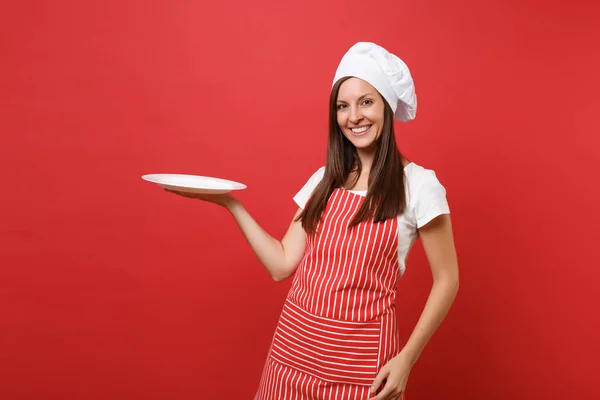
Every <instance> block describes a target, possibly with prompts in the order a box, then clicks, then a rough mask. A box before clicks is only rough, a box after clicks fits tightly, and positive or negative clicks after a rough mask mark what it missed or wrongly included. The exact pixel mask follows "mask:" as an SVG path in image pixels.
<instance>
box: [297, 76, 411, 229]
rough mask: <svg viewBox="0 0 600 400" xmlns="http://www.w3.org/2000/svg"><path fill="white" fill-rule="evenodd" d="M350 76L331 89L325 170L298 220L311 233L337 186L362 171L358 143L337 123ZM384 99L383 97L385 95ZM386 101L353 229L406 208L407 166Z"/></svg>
mask: <svg viewBox="0 0 600 400" xmlns="http://www.w3.org/2000/svg"><path fill="white" fill-rule="evenodd" d="M348 78H349V77H346V78H343V79H340V80H339V81H337V82H336V84H335V85H334V86H333V88H332V90H331V95H330V98H329V139H328V146H327V161H326V164H325V173H324V176H323V179H322V180H321V182H320V183H319V184H318V185H317V187H316V188H315V190H314V191H313V194H312V196H311V198H310V199H309V201H308V202H307V204H306V206H305V208H304V210H302V212H301V213H300V215H299V216H298V218H297V219H296V220H297V221H298V220H302V227H303V228H304V230H305V231H306V232H307V233H308V234H312V233H315V231H316V227H317V225H318V223H319V222H320V220H321V217H322V214H323V211H324V210H325V207H326V206H327V201H328V200H329V197H330V196H331V194H332V193H333V191H334V190H335V189H336V188H341V187H343V186H344V185H345V184H346V181H347V180H348V177H349V175H350V172H351V171H352V169H353V168H354V167H356V168H357V174H356V179H355V180H354V183H353V184H352V186H354V184H356V182H357V180H358V178H359V177H360V174H361V173H362V163H361V162H360V158H359V157H358V153H357V151H356V147H354V145H353V144H352V143H351V142H350V141H349V140H348V139H347V138H346V136H344V134H343V133H342V131H341V129H340V127H339V126H338V123H337V97H338V92H339V89H340V86H341V84H342V83H343V82H345V81H346V80H347V79H348ZM382 100H383V97H382ZM384 103H385V111H384V121H383V128H382V132H381V135H379V138H378V139H377V149H376V150H375V156H374V158H373V165H372V166H371V172H370V174H369V181H368V190H367V196H366V198H365V201H364V202H363V204H362V205H361V207H360V209H359V210H358V212H357V214H356V215H355V217H354V218H353V219H352V221H350V224H349V226H348V228H349V229H352V228H353V227H355V226H356V225H358V224H359V223H361V222H364V221H367V220H373V221H374V222H383V221H385V220H387V219H389V218H395V217H397V216H398V215H399V214H402V213H403V212H404V210H405V208H406V197H405V184H404V183H405V182H404V167H403V165H402V155H401V154H400V151H399V150H398V146H397V145H396V137H395V134H394V114H393V111H392V109H391V107H390V106H389V104H388V103H387V101H385V100H384Z"/></svg>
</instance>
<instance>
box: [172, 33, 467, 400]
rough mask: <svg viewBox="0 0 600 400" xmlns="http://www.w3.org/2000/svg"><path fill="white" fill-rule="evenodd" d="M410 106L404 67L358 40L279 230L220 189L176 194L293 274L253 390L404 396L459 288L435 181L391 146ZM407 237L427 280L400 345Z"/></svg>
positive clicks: (286, 395)
mask: <svg viewBox="0 0 600 400" xmlns="http://www.w3.org/2000/svg"><path fill="white" fill-rule="evenodd" d="M415 113H416V96H415V93H414V84H413V81H412V78H411V76H410V72H409V70H408V68H407V66H406V65H405V64H404V63H403V62H402V61H401V60H400V59H399V58H398V57H396V56H395V55H393V54H390V53H388V52H387V51H386V50H385V49H384V48H382V47H380V46H378V45H376V44H373V43H364V42H361V43H357V44H355V45H354V46H352V47H351V48H350V49H349V50H348V52H347V53H346V54H345V55H344V57H343V58H342V60H341V62H340V65H339V66H338V69H337V72H336V75H335V78H334V85H333V88H332V91H331V98H330V129H329V144H328V153H327V162H326V165H325V166H324V167H322V168H320V169H319V170H318V171H316V172H315V173H314V175H313V176H312V177H311V178H310V179H309V180H308V182H307V183H306V184H305V185H304V187H303V188H302V190H300V191H299V192H298V194H297V195H296V196H295V197H294V200H295V201H296V203H297V204H298V206H299V209H298V211H297V213H296V215H295V216H294V219H293V221H292V223H291V225H290V227H289V229H288V231H287V233H286V234H285V236H284V238H283V239H282V240H281V241H278V240H276V239H274V238H273V237H271V236H270V235H269V234H267V233H266V232H265V231H264V230H263V229H262V228H261V227H260V226H259V225H258V224H257V223H256V222H255V221H254V220H253V218H252V217H251V216H250V215H249V214H248V212H247V211H246V210H245V209H244V208H243V206H242V204H241V203H240V202H239V201H238V200H236V199H235V198H234V197H232V196H231V195H229V194H226V195H212V196H211V195H190V194H186V193H178V194H181V195H183V196H187V197H194V198H199V199H202V200H207V201H211V202H214V203H216V204H219V205H221V206H224V207H226V208H227V209H228V210H229V211H230V212H231V214H232V215H233V217H234V218H235V220H236V221H237V223H238V224H239V226H240V228H241V230H242V232H243V233H244V235H245V237H246V239H247V240H248V242H249V243H250V245H251V247H252V249H253V250H254V252H255V253H256V255H257V256H258V258H259V259H260V261H261V262H262V263H263V264H264V266H265V267H266V268H267V270H268V271H269V273H270V274H271V276H272V277H273V279H275V280H276V281H281V280H284V279H286V278H288V277H291V276H293V277H294V280H293V284H292V287H291V289H290V291H289V293H288V296H287V298H286V301H285V304H284V306H283V310H282V312H281V315H280V319H279V323H278V325H277V329H276V331H275V334H274V336H273V340H272V344H271V348H270V350H269V354H268V357H267V361H266V364H265V367H264V370H263V373H262V378H261V381H260V385H259V388H258V390H257V393H256V396H255V400H263V399H273V400H281V399H353V400H354V399H367V398H373V399H377V400H383V399H386V400H391V399H402V398H403V397H404V391H405V388H406V383H407V379H408V375H409V373H410V370H411V368H412V366H413V365H414V364H415V362H416V361H417V359H418V358H419V355H420V354H421V352H422V350H423V348H424V347H425V345H426V343H427V342H428V341H429V339H430V338H431V336H432V335H433V333H434V331H435V330H436V329H437V328H438V326H439V325H440V323H441V322H442V320H443V319H444V317H445V315H446V314H447V312H448V310H449V309H450V306H451V304H452V302H453V301H454V298H455V296H456V293H457V290H458V264H457V260H456V253H455V249H454V243H453V236H452V227H451V221H450V216H449V213H450V211H449V207H448V203H447V201H446V192H445V189H444V187H443V186H442V185H441V184H440V182H439V181H438V180H437V178H436V175H435V173H434V172H433V171H432V170H428V169H425V168H423V167H421V166H419V165H417V164H415V163H414V162H410V161H408V160H406V159H405V158H404V157H402V155H401V154H400V152H399V150H398V148H397V146H396V141H395V135H394V125H393V120H394V119H397V120H399V121H409V120H411V119H413V118H414V117H415ZM175 193H177V192H175ZM418 237H420V238H421V241H422V244H423V247H424V249H425V253H426V255H427V258H428V261H429V264H430V267H431V270H432V274H433V280H434V284H433V287H432V290H431V294H430V296H429V299H428V301H427V303H426V305H425V308H424V310H423V313H422V315H421V318H420V319H419V321H418V323H417V326H416V327H415V329H414V331H413V333H412V335H411V336H410V338H409V340H408V342H407V343H406V344H405V345H404V346H401V345H400V340H399V337H398V332H397V329H396V313H395V300H396V287H397V283H398V280H399V279H400V277H401V276H402V274H403V273H404V270H405V259H406V257H407V256H408V253H409V251H410V248H411V247H412V245H413V244H414V242H415V240H416V239H417V238H418Z"/></svg>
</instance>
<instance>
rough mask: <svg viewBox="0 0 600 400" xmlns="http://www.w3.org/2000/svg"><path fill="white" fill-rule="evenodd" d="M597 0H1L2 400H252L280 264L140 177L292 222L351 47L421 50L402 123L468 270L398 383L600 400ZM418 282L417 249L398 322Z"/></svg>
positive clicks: (318, 157) (454, 395)
mask: <svg viewBox="0 0 600 400" xmlns="http://www.w3.org/2000/svg"><path fill="white" fill-rule="evenodd" d="M594 3H595V4H594ZM597 4H598V3H597V2H594V1H591V0H590V1H587V2H585V1H581V0H573V1H569V2H556V1H544V2H542V1H533V0H520V1H517V0H512V1H496V2H483V1H476V0H464V1H453V2H448V1H442V0H430V1H412V2H399V1H381V2H376V3H373V2H371V3H369V2H366V3H365V2H363V1H361V2H359V1H348V0H347V1H343V2H342V1H337V0H336V1H327V2H324V1H315V0H307V1H302V2H283V1H252V2H247V1H239V0H238V1H233V2H230V1H217V2H208V1H166V0H163V1H141V0H137V1H133V0H130V1H107V0H104V1H96V0H93V1H14V2H8V1H5V2H2V4H1V5H0V33H1V35H0V38H1V39H0V40H1V42H0V43H1V47H0V50H1V60H0V89H1V91H0V96H1V103H0V105H1V113H0V132H1V141H0V167H1V168H2V172H3V174H2V175H3V176H2V189H1V190H2V195H1V200H0V201H1V202H2V203H1V208H0V209H1V211H0V246H1V247H0V266H1V267H0V296H1V298H0V398H2V399H41V398H44V399H51V398H60V399H108V398H111V399H134V398H135V399H204V398H206V399H208V398H227V399H234V398H235V399H250V398H251V397H252V395H253V394H254V390H255V389H256V387H257V385H258V380H259V378H260V372H261V368H262V365H263V363H264V360H265V357H266V352H267V349H268V345H269V342H270V339H271V335H272V333H273V329H274V328H275V324H276V321H277V317H278V313H279V311H280V309H281V306H282V303H283V299H284V296H285V294H286V292H287V290H288V288H289V285H290V284H291V280H288V281H285V282H283V283H280V284H276V283H274V282H273V281H272V280H271V279H270V277H269V276H268V275H267V273H266V272H265V270H264V268H263V267H262V266H261V265H260V264H259V262H258V261H257V259H256V257H255V256H254V255H253V253H252V251H251V250H250V247H249V246H248V245H247V244H246V242H245V240H244V239H243V237H242V235H241V233H240V232H239V229H238V228H237V226H236V225H235V223H234V221H233V219H232V218H231V217H230V216H229V215H227V213H226V212H225V211H224V210H222V209H219V208H217V207H216V206H212V205H209V204H204V203H200V202H196V201H191V200H189V199H184V198H180V197H176V196H173V195H169V194H167V193H165V192H162V191H161V190H160V189H158V188H157V187H156V186H155V185H153V184H150V183H148V182H145V181H143V180H142V179H141V175H143V174H147V173H191V174H198V175H211V176H218V177H223V178H228V179H234V180H237V181H241V182H243V183H245V184H247V185H248V189H247V190H246V191H244V192H242V193H240V195H239V198H240V199H241V200H242V201H243V202H244V204H245V205H246V207H247V208H248V210H249V211H250V212H251V213H252V215H253V216H254V217H255V218H256V219H257V220H258V221H259V222H260V223H261V225H262V226H263V227H264V228H265V229H266V230H267V231H269V232H270V233H271V234H273V235H274V236H276V237H278V238H279V237H281V236H282V235H283V234H284V233H285V231H286V229H287V227H288V224H289V222H290V220H291V218H292V215H293V213H294V211H295V208H296V206H295V204H294V203H293V201H292V196H293V195H294V194H295V193H296V191H297V190H298V189H299V188H300V187H301V186H302V185H303V184H304V182H305V181H306V179H307V178H308V177H309V176H310V174H312V173H313V172H314V171H315V170H316V169H317V168H318V167H320V166H321V165H322V164H323V162H324V156H325V146H326V132H327V101H328V93H329V88H330V84H331V79H332V77H333V74H334V71H335V67H336V66H337V63H338V61H339V59H340V58H341V56H342V55H343V53H344V52H345V51H346V50H347V48H348V47H350V46H351V45H352V44H354V43H355V42H356V41H361V40H364V41H374V42H377V43H379V44H381V45H383V46H384V47H387V48H388V49H390V50H391V51H393V52H394V53H396V54H398V55H400V57H402V58H403V59H404V60H405V61H406V62H407V63H408V65H409V67H410V68H411V71H412V73H413V76H414V79H415V82H416V88H417V94H418V96H419V111H418V115H417V119H416V120H415V121H413V122H411V123H408V124H399V125H397V133H398V140H399V143H400V146H401V149H402V151H403V152H404V153H405V154H406V155H407V156H408V157H409V158H410V159H412V160H413V161H415V162H417V163H418V164H420V165H423V166H425V167H427V168H431V169H434V170H435V171H436V172H437V174H438V177H439V178H440V180H441V181H442V183H443V184H444V186H445V187H446V189H447V190H448V198H449V201H450V205H451V209H452V216H453V221H454V229H455V235H456V245H457V249H458V254H459V262H460V269H461V288H460V291H459V295H458V298H457V300H456V302H455V304H454V306H453V308H452V311H451V313H450V314H449V316H448V318H447V319H446V321H445V322H444V323H443V325H442V327H441V328H440V329H439V330H438V332H437V333H436V334H435V336H434V338H433V339H432V341H431V342H430V344H429V345H428V346H427V347H426V349H425V352H424V353H423V355H422V357H421V359H420V360H419V362H418V363H417V364H416V366H415V367H414V368H413V370H412V373H411V376H410V378H409V381H408V389H407V390H408V393H407V394H408V396H409V397H408V398H409V399H441V398H443V399H461V400H464V399H478V400H479V399H506V398H511V399H534V398H535V399H538V398H566V399H589V398H598V397H599V396H600V389H598V380H597V373H598V364H597V363H598V359H599V357H600V348H599V347H600V346H599V344H598V337H599V320H598V314H599V313H598V311H597V308H598V304H599V298H598V290H597V287H598V281H599V278H600V272H599V271H600V268H599V265H598V264H599V262H598V238H599V236H600V235H599V231H598V223H599V222H600V218H599V212H598V203H599V201H600V193H599V191H598V187H597V182H598V172H599V167H598V161H600V156H599V153H600V140H599V139H598V132H599V131H600V124H599V122H598V116H597V108H598V106H599V101H598V86H599V85H598V84H599V78H598V70H599V68H600V59H599V52H598V47H597V46H598V43H599V39H600V37H599V36H600V35H599V34H598V33H599V32H598V30H599V29H598V15H597V14H598V11H599V9H600V6H598V5H597ZM430 285H431V275H430V272H429V269H428V265H427V263H426V259H425V257H424V255H423V251H422V248H421V247H420V245H417V246H416V247H415V248H414V250H413V252H412V254H411V256H410V258H409V262H408V266H407V273H406V275H405V276H404V278H403V279H402V280H401V283H400V288H399V297H398V306H399V310H400V314H399V315H400V327H401V330H402V331H401V333H402V337H403V339H404V340H406V338H408V335H409V334H410V331H411V330H412V328H413V326H414V324H415V323H416V320H417V318H418V316H419V314H420V312H421V310H422V307H423V305H424V302H425V299H426V297H427V295H428V293H429V288H430Z"/></svg>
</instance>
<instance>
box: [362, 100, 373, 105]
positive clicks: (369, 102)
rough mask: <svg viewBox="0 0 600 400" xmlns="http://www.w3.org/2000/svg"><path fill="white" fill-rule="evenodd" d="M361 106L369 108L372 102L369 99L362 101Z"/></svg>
mask: <svg viewBox="0 0 600 400" xmlns="http://www.w3.org/2000/svg"><path fill="white" fill-rule="evenodd" d="M363 104H364V105H366V106H370V105H371V104H373V100H371V99H365V100H363Z"/></svg>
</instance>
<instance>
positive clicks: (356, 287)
mask: <svg viewBox="0 0 600 400" xmlns="http://www.w3.org/2000/svg"><path fill="white" fill-rule="evenodd" d="M364 199H365V198H364V197H363V196H361V195H358V194H355V193H352V192H349V191H346V190H343V189H336V190H334V192H333V193H332V195H331V197H330V199H329V202H328V203H327V207H326V208H325V211H324V213H323V218H322V220H321V222H320V223H319V225H318V226H317V233H316V234H314V235H309V236H308V237H307V243H306V252H305V255H304V258H303V259H302V261H301V263H300V265H299V266H298V269H297V270H296V273H295V275H294V280H293V283H292V287H291V289H290V291H289V293H288V295H287V298H286V300H285V303H284V306H283V310H282V312H281V315H280V318H279V322H278V324H277V328H276V330H275V334H274V336H273V340H272V343H271V347H270V349H269V354H268V357H267V361H266V363H265V366H264V369H263V372H262V376H261V379H260V383H259V387H258V390H257V392H256V395H255V397H254V400H284V399H294V400H296V399H297V400H301V399H314V400H317V399H319V400H320V399H327V400H334V399H335V400H350V399H352V400H357V399H369V398H371V397H373V396H374V395H373V394H370V393H369V388H370V386H371V384H372V383H373V381H374V380H375V377H376V376H377V373H378V372H379V370H380V368H381V367H382V366H384V365H385V364H386V363H387V362H388V361H389V360H390V359H392V358H393V357H394V356H396V355H397V354H398V353H399V352H400V350H401V348H400V340H399V337H398V334H397V329H396V312H395V298H396V286H397V283H398V279H399V278H400V271H399V268H398V235H397V229H398V222H397V219H396V218H392V219H388V220H387V221H385V222H383V223H372V222H363V223H361V224H359V225H358V226H356V227H355V228H353V229H352V230H348V229H347V226H348V224H349V223H350V221H351V220H352V218H353V217H354V215H355V214H356V213H357V212H358V209H359V207H360V206H361V204H362V203H363V201H364Z"/></svg>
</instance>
